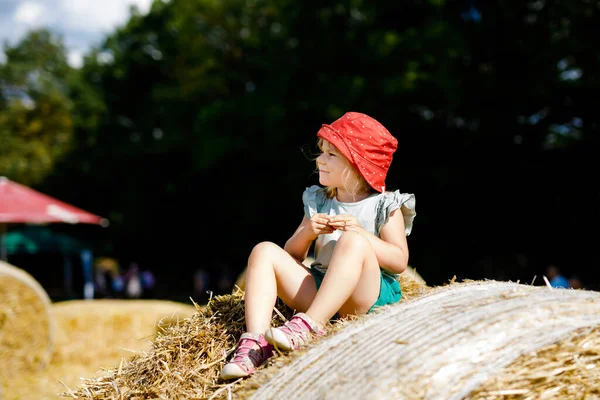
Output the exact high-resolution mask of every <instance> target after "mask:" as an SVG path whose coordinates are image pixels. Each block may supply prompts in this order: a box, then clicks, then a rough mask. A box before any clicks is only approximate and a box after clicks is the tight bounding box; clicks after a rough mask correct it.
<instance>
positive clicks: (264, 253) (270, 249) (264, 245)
mask: <svg viewBox="0 0 600 400" xmlns="http://www.w3.org/2000/svg"><path fill="white" fill-rule="evenodd" d="M279 251H281V247H279V246H278V245H276V244H275V243H273V242H260V243H259V244H257V245H256V246H254V248H253V249H252V252H251V253H250V259H252V258H256V257H260V258H261V259H264V258H268V259H270V258H272V257H274V256H275V255H276V254H277V253H278V252H279Z"/></svg>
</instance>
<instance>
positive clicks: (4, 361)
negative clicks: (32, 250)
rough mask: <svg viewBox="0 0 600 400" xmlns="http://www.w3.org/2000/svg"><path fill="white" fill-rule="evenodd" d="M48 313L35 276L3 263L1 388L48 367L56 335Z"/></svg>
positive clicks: (0, 279) (47, 301) (0, 270)
mask: <svg viewBox="0 0 600 400" xmlns="http://www.w3.org/2000/svg"><path fill="white" fill-rule="evenodd" d="M49 310H50V299H49V298H48V295H47V293H46V291H45V290H44V289H43V288H42V287H41V286H40V284H39V283H38V282H37V281H36V280H35V279H34V278H33V276H31V275H30V274H28V273H27V272H25V271H24V270H22V269H19V268H17V267H15V266H13V265H10V264H8V263H6V262H4V261H0V384H1V385H6V384H7V383H8V382H9V380H10V378H11V377H14V376H15V375H17V374H19V373H22V372H26V371H41V370H43V369H44V368H46V366H47V365H48V362H49V361H50V356H51V354H52V345H53V335H54V321H53V319H52V317H51V315H50V312H49ZM1 385H0V386H1Z"/></svg>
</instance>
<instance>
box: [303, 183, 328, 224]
mask: <svg viewBox="0 0 600 400" xmlns="http://www.w3.org/2000/svg"><path fill="white" fill-rule="evenodd" d="M325 200H326V196H325V189H323V188H322V187H320V186H319V185H313V186H311V187H308V188H306V189H305V190H304V193H302V202H303V203H304V215H306V218H310V217H312V216H313V215H314V214H317V213H318V212H319V210H320V209H321V208H322V207H323V204H324V203H325Z"/></svg>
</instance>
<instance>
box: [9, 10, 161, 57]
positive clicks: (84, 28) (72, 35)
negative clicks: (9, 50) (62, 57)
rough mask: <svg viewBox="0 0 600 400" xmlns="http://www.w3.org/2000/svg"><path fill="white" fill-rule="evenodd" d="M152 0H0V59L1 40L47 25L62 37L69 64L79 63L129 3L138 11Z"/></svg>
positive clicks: (12, 41)
mask: <svg viewBox="0 0 600 400" xmlns="http://www.w3.org/2000/svg"><path fill="white" fill-rule="evenodd" d="M151 3H152V0H0V62H4V61H5V57H4V53H3V52H2V48H3V47H4V46H3V44H4V43H5V42H8V43H9V44H11V45H14V44H16V43H17V42H18V41H19V40H20V39H22V38H23V36H24V35H25V34H26V33H27V31H28V30H30V29H38V28H48V29H50V30H52V31H53V32H56V33H57V34H59V35H61V36H62V37H63V40H64V43H65V46H66V47H67V50H68V52H69V53H68V59H69V64H71V65H72V66H73V67H76V68H78V67H80V66H81V64H82V61H83V56H84V55H85V54H86V53H87V51H88V50H89V49H90V48H91V46H93V45H94V44H97V43H100V42H101V41H102V39H103V38H104V37H105V36H106V35H107V34H109V33H111V32H113V31H114V29H115V28H116V27H117V26H120V25H123V24H125V23H126V22H127V19H128V18H129V7H130V6H131V5H136V6H137V7H138V9H139V10H140V12H141V13H142V14H145V13H147V12H148V10H149V9H150V5H151Z"/></svg>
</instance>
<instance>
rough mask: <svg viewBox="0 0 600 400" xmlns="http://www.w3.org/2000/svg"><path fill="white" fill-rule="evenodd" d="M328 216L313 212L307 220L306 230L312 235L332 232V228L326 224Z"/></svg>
mask: <svg viewBox="0 0 600 400" xmlns="http://www.w3.org/2000/svg"><path fill="white" fill-rule="evenodd" d="M330 218H331V217H330V216H329V215H327V214H314V215H313V216H312V217H310V220H309V221H308V230H309V231H310V233H311V234H312V235H313V236H314V237H317V236H319V235H326V234H329V233H333V231H334V228H333V227H331V226H329V225H328V223H329V219H330Z"/></svg>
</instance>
